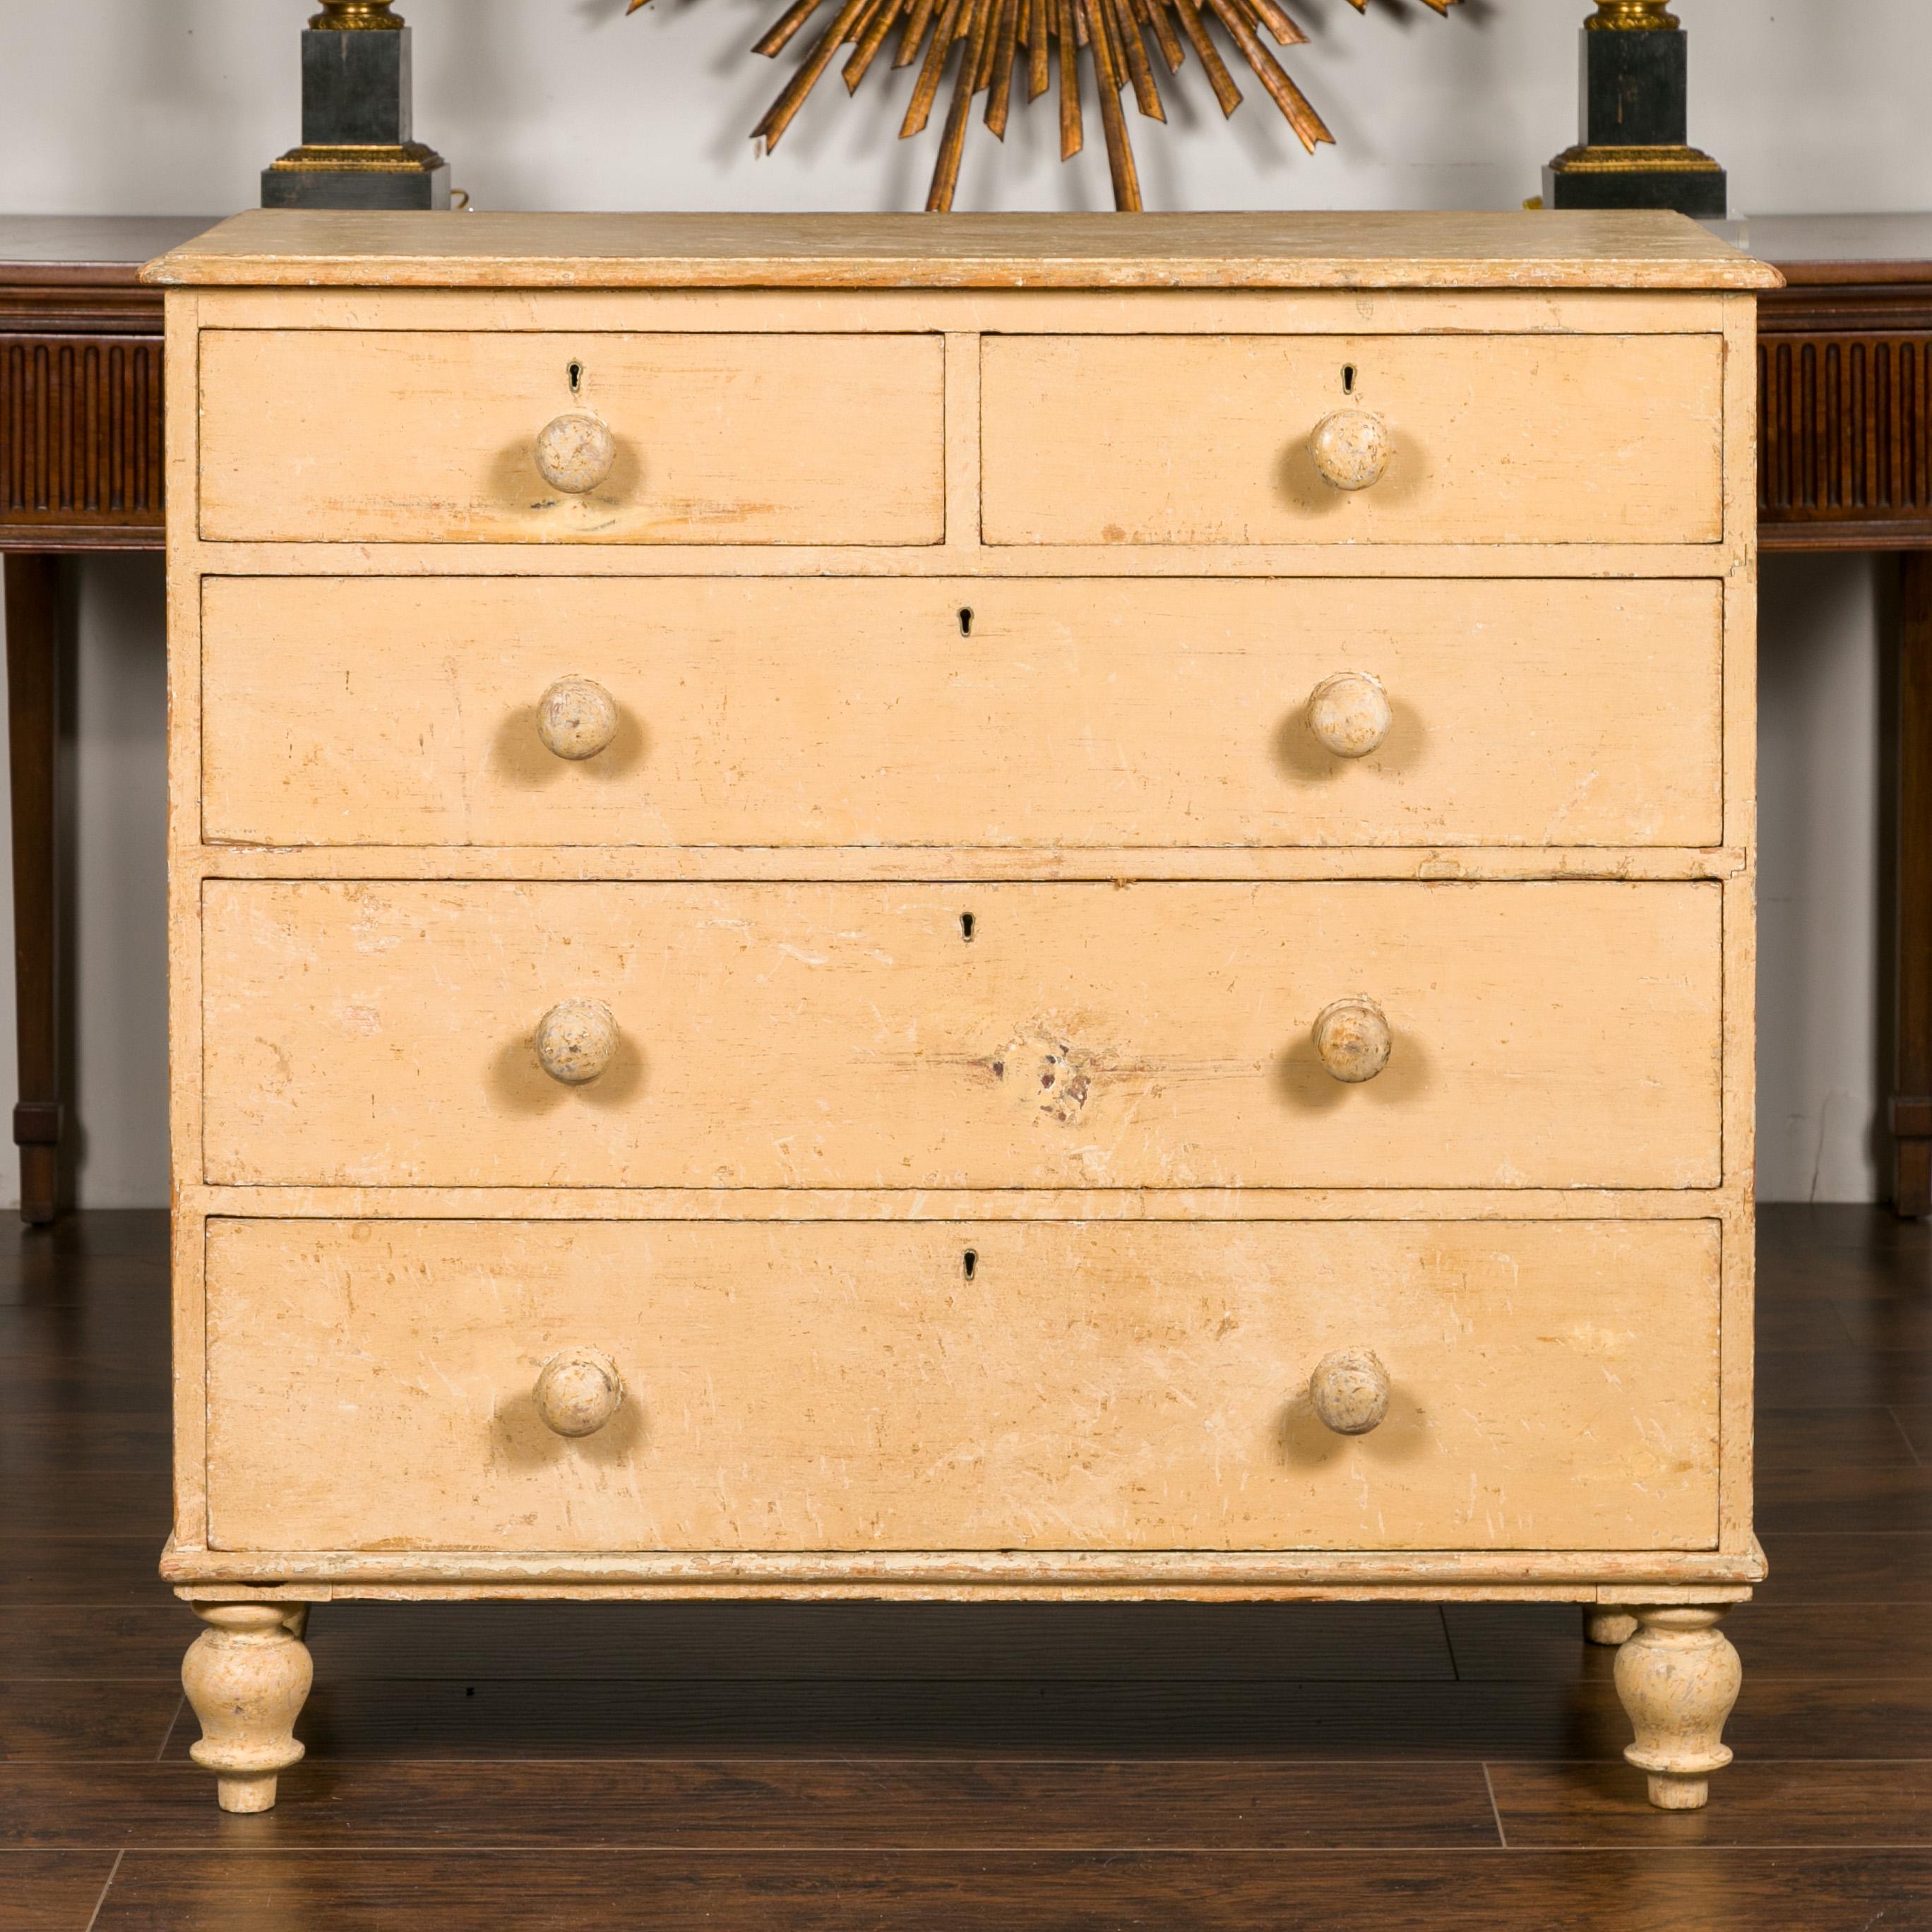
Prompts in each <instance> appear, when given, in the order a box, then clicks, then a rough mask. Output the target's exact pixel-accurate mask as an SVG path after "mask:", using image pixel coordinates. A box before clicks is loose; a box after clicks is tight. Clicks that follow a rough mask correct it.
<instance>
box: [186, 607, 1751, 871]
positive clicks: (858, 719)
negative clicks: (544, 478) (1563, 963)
mask: <svg viewBox="0 0 1932 1932" xmlns="http://www.w3.org/2000/svg"><path fill="white" fill-rule="evenodd" d="M1721 649H1722V619H1721V606H1720V598H1719V592H1718V586H1716V585H1715V584H1714V583H1700V582H1666V583H1656V582H1649V583H1646V582H1610V583H1604V582H1581V581H1575V580H1555V581H1550V580H1543V581H1538V580H1532V579H1517V580H1509V581H1504V582H1487V581H1481V580H1478V581H1463V580H1456V581H1450V582H1442V581H1429V580H1421V581H1409V580H1396V581H1383V582H1379V583H1378V582H1367V581H1361V580H1346V579H1345V580H1300V581H1286V582H1274V583H1270V582H1263V581H1255V580H1235V581H1226V580H1224V581H1220V582H1215V581H1202V580H1170V579H1143V580H1138V581H1134V580H1128V581H1122V580H1118V579H1088V580H1041V581H1034V580H1025V579H1001V578H991V579H981V580H970V579H964V578H962V579H937V580H889V579H887V580H877V579H864V578H844V579H840V578H830V579H827V578H809V579H802V580H797V579H782V578H766V577H724V578H708V579H691V578H625V577H619V578H591V577H565V578H545V579H541V580H540V579H535V578H529V577H523V578H507V579H494V578H449V577H419V578H401V577H374V578H351V579H346V580H344V579H308V578H293V579H292V578H263V577H238V578H214V579H211V580H208V583H206V585H205V588H204V592H203V610H202V699H203V702H204V703H205V706H206V714H205V724H204V727H203V736H202V782H203V787H204V792H203V803H202V813H203V831H204V835H205V836H206V837H208V838H211V839H220V840H225V841H257V842H260V843H264V844H278V845H316V844H338V845H357V844H398V845H440V844H449V845H466V844H479V845H531V844H570V845H588V844H625V845H659V844H661V845H687V846H688V845H734V844H747V845H773V846H806V845H860V844H862V845H874V844H876V845H898V846H906V845H922V844H930V845H962V846H964V845H994V846H1000V845H1010V846H1017V847H1027V846H1033V847H1039V846H1054V845H1059V846H1082V845H1085V846H1102V845H1109V846H1157V845H1166V846H1175V845H1221V846H1227V845H1257V844H1261V845H1286V844H1341V845H1397V844H1431V845H1460V844H1482V843H1491V844H1583V845H1589V844H1597V845H1604V844H1684V845H1694V844H1715V843H1717V842H1718V841H1719V840H1720V839H1721V837H1722V812H1721V783H1720V775H1721V752H1722V745H1721V720H1720V702H1721V676H1720V669H1719V667H1720V662H1721ZM264 664H273V665H274V667H275V674H274V675H273V676H263V665H264ZM1352 671H1353V672H1364V673H1368V674H1369V675H1370V676H1373V677H1374V678H1376V679H1379V681H1380V682H1381V683H1382V686H1383V687H1384V689H1385V691H1386V693H1387V702H1388V716H1389V720H1390V721H1389V723H1388V732H1387V736H1385V738H1384V739H1383V740H1382V742H1381V744H1380V745H1379V747H1378V748H1376V749H1375V750H1373V751H1371V752H1370V753H1369V754H1368V755H1367V756H1366V757H1345V756H1338V755H1337V754H1336V753H1335V752H1334V751H1331V750H1329V749H1328V748H1325V746H1324V745H1323V744H1322V742H1320V741H1319V739H1317V737H1316V735H1315V733H1314V732H1313V730H1312V729H1311V727H1310V722H1309V718H1308V712H1307V706H1308V699H1309V697H1310V693H1311V692H1312V691H1313V690H1314V688H1315V687H1316V685H1318V684H1319V683H1321V682H1322V681H1323V680H1325V679H1329V678H1331V677H1334V676H1336V675H1337V674H1338V673H1347V672H1352ZM573 675H574V676H584V677H588V678H590V679H593V680H595V682H598V684H600V685H601V686H602V687H603V688H604V690H605V691H607V692H608V694H610V697H611V699H612V700H614V702H615V704H616V733H615V736H613V737H612V738H611V739H610V741H609V742H608V744H607V747H606V748H604V749H603V750H601V751H598V752H596V753H595V754H594V755H592V756H590V757H584V758H582V759H580V760H571V759H567V758H565V757H559V756H558V755H556V754H554V753H553V752H552V751H550V750H549V749H547V748H546V746H545V745H544V741H543V740H542V739H541V738H540V737H539V736H538V729H537V708H538V700H539V699H540V698H541V697H542V695H543V694H544V692H545V691H547V689H548V688H550V686H551V685H553V682H556V680H557V679H559V678H562V677H565V676H573Z"/></svg>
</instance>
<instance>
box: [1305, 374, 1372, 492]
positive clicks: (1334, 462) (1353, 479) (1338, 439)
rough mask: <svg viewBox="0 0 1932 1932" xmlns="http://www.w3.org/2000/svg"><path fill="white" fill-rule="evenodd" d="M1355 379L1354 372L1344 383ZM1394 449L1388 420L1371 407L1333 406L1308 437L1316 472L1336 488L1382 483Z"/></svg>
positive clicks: (1361, 487)
mask: <svg viewBox="0 0 1932 1932" xmlns="http://www.w3.org/2000/svg"><path fill="white" fill-rule="evenodd" d="M1353 383H1354V379H1353V377H1350V378H1349V381H1348V383H1347V384H1346V386H1348V387H1350V388H1352V387H1353ZM1392 453H1393V446H1392V445H1391V442H1390V439H1389V432H1388V424H1387V423H1385V422H1383V421H1382V418H1381V417H1380V416H1377V415H1376V414H1375V413H1374V412H1373V411H1372V410H1334V412H1332V413H1331V414H1329V415H1328V416H1324V417H1323V418H1322V420H1321V421H1320V422H1319V423H1317V424H1316V425H1315V433H1314V434H1313V436H1311V437H1310V438H1309V439H1308V454H1309V455H1310V457H1311V458H1313V460H1314V463H1315V468H1316V474H1317V475H1319V476H1320V477H1321V478H1322V481H1323V482H1325V483H1326V484H1328V486H1329V487H1331V489H1335V490H1367V489H1369V488H1371V487H1373V485H1375V484H1378V483H1379V482H1380V481H1382V478H1383V477H1384V476H1385V475H1387V474H1388V466H1389V458H1390V456H1391V454H1392Z"/></svg>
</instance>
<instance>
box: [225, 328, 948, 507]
mask: <svg viewBox="0 0 1932 1932" xmlns="http://www.w3.org/2000/svg"><path fill="white" fill-rule="evenodd" d="M200 353H201V385H200V395H201V418H202V421H201V437H202V455H201V470H200V530H201V533H202V535H203V536H204V537H206V538H210V539H213V540H215V541H234V540H237V539H242V540H254V541H262V540H265V539H266V540H273V539H276V538H283V539H294V540H296V541H305V542H317V541H365V542H375V543H394V542H401V541H410V540H411V539H416V540H424V539H428V540H431V541H446V542H471V543H473V542H479V541H491V540H494V541H505V540H508V541H513V542H521V543H556V542H574V543H625V542H629V543H667V542H680V541H681V542H697V543H712V544H717V543H753V544H755V543H768V544H769V543H776V544H811V543H851V544H935V543H937V542H938V541H940V539H941V537H942V536H943V535H944V529H945V523H944V475H943V463H944V451H943V443H944V427H943V422H942V415H941V382H942V371H943V363H944V351H943V350H942V348H941V344H940V341H939V340H938V338H936V337H934V336H930V335H929V336H923V337H922V336H907V337H904V338H878V337H865V338H860V337H856V336H835V335H826V336H783V335H764V336H728V335H709V336H677V335H635V334H612V335H601V336H570V337H553V336H548V335H541V334H526V335H514V334H508V333H500V334H485V335H478V334H468V333H462V332H446V333H442V334H438V335H419V334H414V333H411V332H351V331H342V332H324V331H312V332H304V331H287V332H275V331H257V330H232V329H208V330H205V331H204V332H203V333H202V340H201V352H200ZM573 367H574V368H577V370H578V371H580V375H579V378H578V381H579V387H578V388H577V389H573V388H572V386H571V383H572V377H571V370H572V368H573ZM573 407H575V408H579V409H587V410H592V411H595V413H598V415H599V416H601V417H602V418H603V419H605V421H606V422H607V424H608V425H609V428H610V431H611V433H612V434H613V437H614V438H615V440H616V466H615V468H614V469H613V470H612V472H610V476H609V477H608V478H607V480H606V481H604V482H603V483H602V484H600V485H598V487H596V488H595V490H592V491H591V492H589V493H584V494H578V495H567V494H560V493H559V492H558V491H556V490H555V489H554V488H553V487H552V486H551V485H550V484H549V483H548V482H547V481H545V479H544V478H543V477H542V476H541V475H540V474H539V473H538V468H537V462H536V455H535V451H536V442H537V437H538V434H539V433H540V432H541V431H542V430H543V429H544V426H545V425H547V423H549V422H550V421H551V420H552V419H553V418H554V417H556V416H558V415H559V413H563V412H565V411H566V410H570V409H571V408H573Z"/></svg>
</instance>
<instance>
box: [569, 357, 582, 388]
mask: <svg viewBox="0 0 1932 1932" xmlns="http://www.w3.org/2000/svg"><path fill="white" fill-rule="evenodd" d="M582 390H583V364H582V363H581V362H573V363H572V364H571V365H570V393H571V395H573V396H574V395H579V394H580V393H581V392H582Z"/></svg>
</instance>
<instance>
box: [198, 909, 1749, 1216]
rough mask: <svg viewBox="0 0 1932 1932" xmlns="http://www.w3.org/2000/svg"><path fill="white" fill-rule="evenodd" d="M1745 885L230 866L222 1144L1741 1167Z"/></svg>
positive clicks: (923, 1171)
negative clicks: (1727, 966) (572, 1031)
mask: <svg viewBox="0 0 1932 1932" xmlns="http://www.w3.org/2000/svg"><path fill="white" fill-rule="evenodd" d="M1720 900H1721V894H1720V891H1719V889H1718V887H1716V886H1715V885H1712V884H1708V883H1706V884H1694V883H1668V884H1666V883H1657V884H1641V885H1622V884H1615V883H1519V884H1497V885H1464V884H1445V885H1433V886H1424V885H1415V884H1400V883H1348V884H1336V885H1316V884H1313V883H1310V884H1302V885H1259V886H1237V885H1226V886H1223V885H1205V884H1201V885H1180V884H1151V885H1137V886H1121V885H1050V886H1049V885H995V886H987V885H975V886H970V887H968V886H916V885H907V886H861V885H826V886H778V885H739V884H724V885H718V886H671V885H657V886H652V885H622V884H591V883H585V884H522V885H518V884H509V883H502V884H495V883H456V884H446V885H433V884H426V883H395V884H383V883H360V884H358V883H341V882H322V881H315V882H310V883H280V884H278V883H271V882H269V881H267V880H211V881H210V882H209V883H208V886H207V888H206V890H205V898H204V904H203V913H202V916H203V919H204V922H205V961H204V966H203V971H204V974H205V1001H206V1022H205V1023H206V1027H207V1034H208V1049H207V1052H206V1057H205V1065H204V1071H203V1079H204V1081H205V1105H206V1109H207V1120H206V1127H205V1136H206V1138H205V1156H204V1158H205V1174H204V1175H201V1176H198V1177H197V1178H205V1180H207V1181H211V1182H214V1183H216V1184H237V1185H248V1184H266V1185H275V1184H310V1185H319V1186H328V1185H350V1184H363V1185H368V1186H378V1187H380V1186H386V1185H410V1186H415V1187H463V1186H505V1187H517V1186H549V1187H598V1186H615V1187H630V1186H640V1187H733V1188H735V1187H869V1188H926V1187H1099V1188H1118V1187H1153V1188H1168V1187H1214V1186H1229V1187H1256V1186H1259V1187H1388V1186H1396V1187H1714V1186H1715V1185H1716V1184H1718V1181H1720V1179H1721V1178H1722V1177H1721V1147H1720V1144H1719V1136H1718V1118H1719V1102H1720V1096H1721V1066H1720V1060H1719V1050H1718V1049H1719V1006H1720V993H1721V986H1720V978H1719V966H1720V951H1719V914H1720V910H1721V906H1720ZM968 922H970V925H969V923H968ZM1363 992H1368V993H1369V994H1370V997H1371V998H1373V1000H1374V1001H1375V1002H1376V1005H1377V1006H1378V1007H1379V1008H1380V1010H1381V1011H1382V1013H1383V1014H1385V1016H1386V1023H1387V1025H1388V1028H1389V1029H1390V1030H1391V1034H1392V1036H1393V1046H1392V1047H1391V1052H1390V1055H1389V1059H1388V1067H1387V1069H1386V1070H1385V1071H1384V1072H1383V1073H1381V1074H1380V1075H1379V1077H1377V1078H1376V1079H1371V1080H1364V1081H1362V1082H1361V1084H1359V1085H1346V1084H1345V1083H1344V1082H1340V1081H1337V1079H1335V1078H1334V1076H1333V1074H1332V1073H1331V1070H1330V1069H1329V1068H1328V1067H1327V1066H1325V1064H1324V1063H1323V1061H1322V1058H1321V1055H1320V1054H1319V1052H1318V1049H1317V1047H1316V1043H1315V1040H1314V1039H1313V1037H1312V1034H1311V1031H1310V1029H1311V1028H1312V1027H1313V1025H1314V1023H1315V1021H1316V1017H1317V1016H1318V1015H1319V1014H1321V1013H1322V1010H1323V1009H1324V1008H1325V1007H1328V1005H1329V1004H1330V1003H1331V1001H1334V1000H1336V999H1338V998H1347V997H1349V996H1350V995H1359V994H1361V993H1363ZM564 1001H570V1002H573V1003H581V1002H587V1001H595V1002H598V1003H601V1004H602V1005H603V1006H604V1007H607V1009H608V1010H609V1011H610V1013H611V1015H612V1016H613V1019H614V1026H615V1036H616V1040H615V1046H614V1049H613V1058H611V1060H610V1063H609V1067H608V1070H607V1072H605V1073H603V1074H602V1076H601V1077H600V1078H598V1079H596V1080H595V1082H592V1084H589V1085H586V1086H584V1087H583V1088H580V1089H579V1090H577V1091H575V1092H574V1093H566V1092H565V1091H563V1090H562V1088H559V1086H558V1085H557V1084H556V1081H555V1080H554V1079H553V1078H550V1077H547V1076H546V1073H545V1070H544V1067H542V1066H541V1064H539V1061H538V1054H537V1052H536V1050H535V1049H533V1048H532V1044H531V1033H532V1028H533V1027H534V1026H535V1025H536V1023H537V1022H538V1019H540V1018H541V1016H543V1015H544V1014H545V1013H547V1012H549V1011H550V1010H552V1009H553V1008H555V1007H556V1006H558V1005H559V1004H560V1003H561V1002H564ZM573 1010H576V1009H575V1008H574V1007H573Z"/></svg>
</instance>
